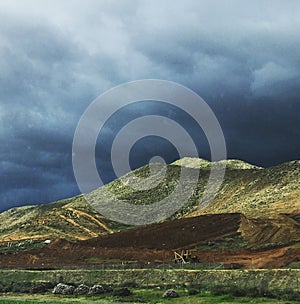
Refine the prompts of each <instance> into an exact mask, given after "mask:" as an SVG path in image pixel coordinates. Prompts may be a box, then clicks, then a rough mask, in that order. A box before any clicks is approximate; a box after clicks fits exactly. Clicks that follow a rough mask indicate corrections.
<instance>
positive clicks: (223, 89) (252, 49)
mask: <svg viewBox="0 0 300 304" xmlns="http://www.w3.org/2000/svg"><path fill="white" fill-rule="evenodd" d="M299 35H300V2H299V1H198V0H194V1H187V0H184V1H183V0H182V1H180V0H179V1H174V0H172V1H164V0H162V1H134V0H130V1H124V0H123V1H113V0H110V1H104V0H97V1H93V0H85V1H76V0H72V1H71V0H70V1H66V0H58V1H55V0H51V1H47V0H35V1H29V0H22V1H19V0H15V1H14V0H7V1H6V0H0V139H1V146H0V155H1V158H0V174H1V175H0V176H1V177H0V210H5V209H7V208H9V207H13V206H19V205H24V204H31V203H42V202H49V201H53V200H57V199H60V198H65V197H69V196H72V195H75V194H78V193H79V190H78V188H77V186H76V183H75V179H74V175H73V170H72V160H71V156H72V140H73V136H74V131H75V128H76V125H77V123H78V121H79V119H80V117H81V115H82V114H83V112H84V110H85V109H86V107H87V106H88V105H89V104H90V103H91V102H92V101H93V100H94V98H96V97H97V96H98V95H99V94H101V93H103V92H105V91H106V90H107V89H110V88H112V87H114V86H115V85H118V84H121V83H124V82H127V81H131V80H137V79H143V78H159V79H166V80H172V81H176V82H179V83H181V84H183V85H185V86H187V87H189V88H191V89H192V90H194V91H196V92H197V93H198V94H199V95H200V96H202V97H203V98H204V99H205V101H206V102H207V103H208V104H209V105H210V106H211V108H212V109H213V110H214V112H215V115H216V116H217V118H218V119H219V122H220V124H221V126H222V129H223V132H224V134H225V139H226V144H227V150H228V157H229V158H240V159H243V160H245V161H248V162H250V163H254V164H257V165H262V166H272V165H276V164H279V163H281V162H284V161H288V160H292V159H299V152H300V141H299V135H300V131H299V122H300V72H299V71H300V39H299ZM153 108H155V111H154V112H157V111H159V110H158V109H159V108H160V106H159V105H151V104H147V103H146V104H141V105H138V106H136V107H135V108H134V107H133V108H131V109H127V110H126V109H125V110H124V111H123V112H122V113H119V117H117V118H116V117H115V120H112V121H111V122H110V129H111V130H112V131H114V128H115V127H114V123H116V122H123V123H126V119H127V118H128V117H131V116H132V115H133V116H138V113H152V112H151V111H153ZM161 111H162V113H167V110H166V109H165V108H164V107H161ZM171 112H172V111H171ZM168 113H170V111H169V112H168ZM169 115H171V116H172V114H169ZM175 116H176V115H175ZM177 116H178V117H179V118H178V119H179V121H180V123H184V122H185V123H187V124H188V119H187V118H186V117H185V115H184V114H182V115H181V114H180V113H179V114H178V115H177ZM189 126H190V128H191V130H190V132H191V134H193V132H194V135H195V136H196V137H197V134H198V133H197V132H196V129H193V124H192V123H190V125H189ZM118 128H119V126H117V127H116V130H117V129H118ZM112 133H113V132H112ZM110 140H111V139H109V138H108V137H107V143H106V142H105V140H104V141H102V142H101V145H100V147H99V145H98V148H97V149H103V150H105V149H107V150H109V145H110ZM198 140H199V142H198V143H199V147H200V148H201V147H202V148H203V150H202V151H200V154H201V156H203V157H207V158H208V157H209V150H208V148H207V147H206V143H205V138H202V135H199V139H198ZM158 147H159V149H158ZM200 150H201V149H200ZM153 153H154V154H161V155H163V156H164V157H165V158H166V160H167V161H168V162H170V161H172V160H174V159H176V157H177V156H178V155H177V154H176V151H175V150H174V147H172V146H171V145H169V144H168V143H167V142H165V141H162V140H161V141H159V140H158V139H152V140H148V142H147V140H145V141H144V142H140V143H138V144H137V145H136V149H134V151H133V156H132V157H131V163H132V166H133V167H136V166H139V165H142V164H144V163H146V162H148V159H149V157H151V155H152V154H153ZM188 154H189V151H186V155H187V156H188ZM98 161H99V163H100V164H102V165H103V168H104V171H105V168H107V172H106V173H105V174H104V175H106V180H107V181H109V180H110V179H112V178H113V174H112V173H111V172H110V170H109V167H110V166H109V164H108V163H107V160H103V159H102V160H101V159H98Z"/></svg>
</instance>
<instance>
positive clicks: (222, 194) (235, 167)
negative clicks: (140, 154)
mask: <svg viewBox="0 0 300 304" xmlns="http://www.w3.org/2000/svg"><path fill="white" fill-rule="evenodd" d="M223 162H224V161H223ZM226 163H227V169H226V174H225V179H224V182H223V184H222V186H221V188H220V191H219V193H218V195H217V196H216V198H215V199H214V201H213V202H212V203H211V204H210V205H209V206H207V207H206V208H204V209H201V210H198V204H199V203H200V202H201V198H202V193H203V190H204V187H205V185H206V182H207V179H208V176H209V172H210V171H209V169H210V163H209V162H207V161H204V160H200V159H191V158H184V159H182V160H179V161H177V162H175V163H174V164H172V165H169V166H168V167H167V174H166V176H165V177H164V178H163V180H162V182H160V183H158V185H157V186H155V187H154V188H153V189H150V190H145V191H133V190H132V189H131V188H130V187H128V186H127V185H126V181H127V180H133V178H134V177H135V176H136V175H137V176H139V177H148V176H149V166H144V167H142V168H139V169H137V170H135V171H134V172H131V173H129V174H127V175H126V176H125V177H124V178H123V181H125V184H124V183H123V182H122V181H121V180H120V179H119V180H116V181H113V182H111V183H110V184H108V185H106V186H104V187H102V188H99V189H97V190H95V191H94V192H92V194H91V195H92V196H93V198H94V199H96V200H99V201H108V202H109V200H110V198H109V197H107V196H105V195H104V189H106V190H107V189H108V190H109V191H110V192H111V193H112V194H113V195H114V196H116V197H118V198H119V199H121V200H123V201H125V202H128V203H131V204H151V203H152V202H153V201H159V200H160V199H162V198H164V197H165V196H166V195H168V194H170V193H172V191H173V190H174V188H175V187H176V185H177V183H178V177H179V175H180V169H181V167H180V166H185V167H187V168H189V169H188V170H190V171H189V172H191V174H192V173H193V172H194V170H195V168H200V169H201V170H200V178H199V182H198V185H197V189H196V191H194V193H193V195H192V196H191V198H190V199H189V201H188V202H187V204H186V205H185V206H183V208H182V209H181V210H179V211H178V212H177V213H176V214H175V215H174V216H172V218H181V217H183V216H195V215H201V214H206V213H227V212H241V213H243V214H246V215H247V216H252V217H265V216H275V215H277V214H278V213H290V212H297V211H300V200H299V197H300V188H299V177H300V161H293V162H288V163H285V164H282V165H279V166H276V167H273V168H267V169H262V168H259V167H255V166H252V165H249V164H247V163H244V162H242V161H238V160H229V161H226ZM157 168H158V171H159V170H160V169H162V167H160V166H157ZM158 181H159V174H157V175H155V176H153V177H152V178H151V179H150V181H149V179H148V181H147V183H148V185H152V184H153V185H155V184H156V183H157V182H158ZM186 187H187V188H189V187H192V186H191V185H190V184H189V183H187V185H186ZM124 228H127V227H126V226H124V225H121V224H118V223H115V222H112V221H110V220H109V219H106V218H104V217H103V216H101V215H100V214H99V213H97V212H96V211H94V210H93V209H92V208H91V207H90V206H89V205H88V204H87V203H86V201H85V199H84V197H83V196H77V197H74V198H70V199H66V200H61V201H58V202H54V203H51V204H46V205H40V206H27V207H21V208H14V209H11V210H9V211H6V212H4V213H2V214H0V240H1V241H14V240H22V239H28V238H29V239H48V238H51V239H53V238H56V237H62V238H66V239H69V240H74V239H88V238H91V237H95V236H97V235H102V234H107V233H110V232H113V231H116V230H122V229H124Z"/></svg>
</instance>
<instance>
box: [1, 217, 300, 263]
mask: <svg viewBox="0 0 300 304" xmlns="http://www.w3.org/2000/svg"><path fill="white" fill-rule="evenodd" d="M294 217H295V215H291V216H290V215H282V218H278V219H277V220H273V219H272V220H269V221H267V220H264V221H257V220H256V219H248V218H246V217H245V216H243V215H241V214H237V213H235V214H216V215H203V216H199V217H193V218H185V219H179V220H174V221H168V222H165V223H161V224H152V225H149V226H145V227H138V228H132V229H128V230H126V231H120V232H116V233H114V234H110V235H104V236H100V237H96V238H93V239H89V240H84V241H78V242H76V243H71V242H69V241H67V240H62V239H57V240H56V241H54V242H52V243H50V244H49V245H47V246H46V247H44V248H42V249H36V250H29V251H23V252H19V253H10V254H2V255H1V258H0V267H1V268H60V267H65V266H77V267H88V266H90V265H101V264H103V263H121V262H123V263H128V262H130V261H134V262H135V263H141V264H143V263H147V264H148V263H149V262H150V263H163V262H166V263H172V261H173V256H174V251H180V250H181V249H192V250H194V251H195V254H196V255H197V256H198V258H199V260H200V262H201V263H202V264H204V265H210V264H216V263H220V264H223V265H225V266H227V267H232V266H234V267H236V265H238V267H240V268H268V267H269V268H272V267H286V266H288V265H290V264H291V263H293V262H297V261H298V260H299V258H300V249H298V247H299V245H298V244H299V243H300V226H299V223H298V221H297V220H295V219H294ZM285 221H290V222H289V226H288V227H289V229H287V226H286V225H285V224H284V222H285ZM283 240H285V243H284V244H283V243H282V241H283Z"/></svg>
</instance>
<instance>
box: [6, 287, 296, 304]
mask: <svg viewBox="0 0 300 304" xmlns="http://www.w3.org/2000/svg"><path fill="white" fill-rule="evenodd" d="M132 291H133V293H132V295H131V296H127V297H117V296H113V295H110V294H104V295H100V296H61V295H52V294H42V295H30V294H14V293H7V294H0V303H1V304H24V303H26V304H41V303H45V304H46V303H47V304H58V303H174V304H176V303H177V304H179V303H185V304H189V303H190V304H193V303H282V304H283V303H287V302H286V300H278V299H270V298H249V297H234V296H232V295H219V296H214V295H212V294H211V293H208V292H199V293H196V294H194V295H190V293H191V291H188V290H184V289H181V290H177V292H178V294H179V296H180V297H179V298H176V299H164V298H163V297H162V295H163V293H164V290H159V289H134V290H132ZM288 303H299V302H296V301H289V302H288Z"/></svg>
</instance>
